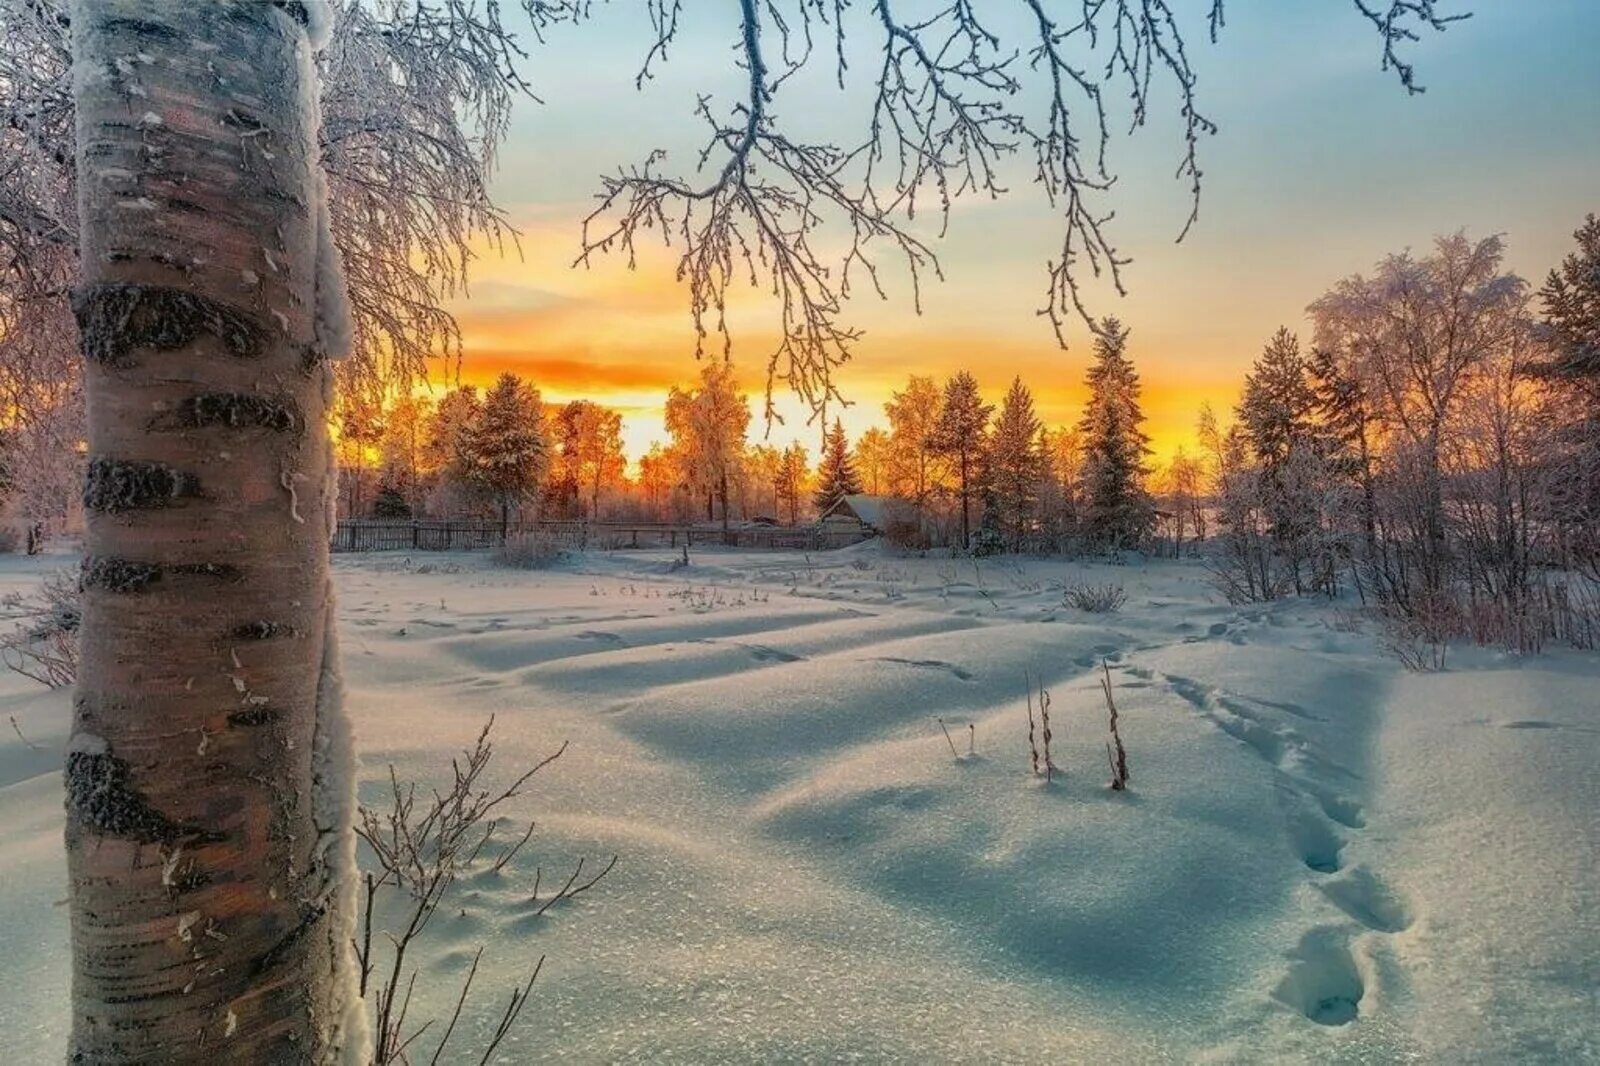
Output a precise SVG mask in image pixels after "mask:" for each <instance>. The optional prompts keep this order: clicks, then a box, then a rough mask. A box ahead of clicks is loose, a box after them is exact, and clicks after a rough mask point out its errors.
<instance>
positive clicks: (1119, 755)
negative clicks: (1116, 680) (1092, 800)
mask: <svg viewBox="0 0 1600 1066" xmlns="http://www.w3.org/2000/svg"><path fill="white" fill-rule="evenodd" d="M1100 669H1101V670H1103V671H1104V676H1103V677H1102V678H1101V679H1100V690H1101V691H1102V692H1104V693H1105V696H1106V710H1108V711H1109V712H1110V713H1111V723H1110V729H1111V740H1109V741H1107V742H1106V761H1107V762H1109V763H1110V764H1111V790H1112V791H1113V792H1123V791H1126V790H1127V787H1128V751H1127V749H1126V748H1124V747H1123V746H1122V734H1121V733H1120V732H1119V731H1118V730H1117V701H1116V699H1115V698H1113V697H1112V694H1111V666H1110V664H1109V663H1107V662H1106V661H1105V660H1104V659H1101V660H1100ZM1113 744H1115V745H1116V748H1115V750H1114V751H1113V750H1112V745H1113Z"/></svg>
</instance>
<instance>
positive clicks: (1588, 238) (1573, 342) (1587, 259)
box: [1537, 215, 1600, 561]
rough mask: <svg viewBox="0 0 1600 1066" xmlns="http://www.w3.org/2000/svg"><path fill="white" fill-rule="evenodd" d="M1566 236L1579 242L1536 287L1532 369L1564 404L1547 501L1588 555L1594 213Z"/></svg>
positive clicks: (1594, 495)
mask: <svg viewBox="0 0 1600 1066" xmlns="http://www.w3.org/2000/svg"><path fill="white" fill-rule="evenodd" d="M1573 236H1574V237H1576V238H1577V241H1578V250H1577V251H1576V252H1574V253H1572V254H1570V255H1568V256H1567V257H1566V259H1565V260H1563V261H1562V263H1561V266H1560V268H1559V269H1557V270H1552V271H1551V272H1550V276H1549V278H1548V279H1547V280H1546V281H1545V285H1544V288H1543V289H1541V290H1540V292H1539V295H1540V298H1541V300H1542V302H1543V304H1544V312H1545V325H1546V332H1547V339H1548V342H1549V345H1550V351H1551V355H1550V358H1549V359H1548V360H1547V361H1546V362H1544V363H1543V364H1541V365H1540V366H1538V367H1537V370H1538V371H1539V373H1540V375H1541V376H1543V377H1545V378H1547V379H1548V380H1549V381H1550V383H1551V384H1552V385H1553V386H1554V387H1555V388H1556V390H1557V391H1558V395H1560V396H1561V397H1562V402H1561V406H1562V407H1565V408H1566V417H1565V418H1564V419H1563V423H1564V424H1563V425H1562V427H1561V431H1560V436H1561V439H1562V443H1563V447H1562V449H1561V454H1560V455H1559V456H1556V457H1554V461H1555V465H1556V468H1557V476H1555V477H1553V478H1552V479H1551V483H1552V488H1553V499H1552V501H1551V502H1552V504H1553V508H1554V512H1555V515H1556V517H1557V518H1558V519H1559V520H1560V521H1561V522H1563V523H1564V524H1567V525H1569V526H1571V527H1572V528H1573V530H1574V532H1575V533H1576V534H1577V538H1576V539H1577V547H1578V549H1579V551H1580V552H1581V553H1583V554H1584V555H1586V556H1588V557H1589V558H1590V559H1591V561H1592V560H1593V559H1595V558H1596V557H1600V218H1596V217H1595V216H1594V215H1590V216H1588V218H1587V219H1585V220H1584V224H1583V226H1582V228H1580V229H1579V230H1578V231H1577V232H1576V233H1575V234H1573Z"/></svg>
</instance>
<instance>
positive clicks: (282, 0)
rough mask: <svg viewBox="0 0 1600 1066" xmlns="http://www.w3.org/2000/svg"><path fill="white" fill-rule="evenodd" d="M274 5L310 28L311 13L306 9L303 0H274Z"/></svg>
mask: <svg viewBox="0 0 1600 1066" xmlns="http://www.w3.org/2000/svg"><path fill="white" fill-rule="evenodd" d="M272 6H273V7H276V8H279V9H281V10H282V11H283V12H284V13H285V14H287V15H288V16H289V17H290V18H292V19H294V20H295V21H296V22H298V23H299V24H300V25H302V26H304V27H306V28H308V29H309V28H310V26H311V15H310V13H309V12H307V11H306V5H305V4H304V3H302V2H301V0H272Z"/></svg>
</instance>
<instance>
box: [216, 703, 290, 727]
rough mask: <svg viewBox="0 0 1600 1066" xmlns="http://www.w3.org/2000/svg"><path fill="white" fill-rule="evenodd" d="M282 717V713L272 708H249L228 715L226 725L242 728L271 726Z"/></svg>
mask: <svg viewBox="0 0 1600 1066" xmlns="http://www.w3.org/2000/svg"><path fill="white" fill-rule="evenodd" d="M282 717H283V713H282V712H281V711H278V710H277V709H275V708H272V707H251V708H248V709H246V710H243V711H234V712H233V713H232V714H230V715H228V724H229V725H242V726H260V725H271V724H272V723H273V722H276V721H277V720H278V719H279V718H282Z"/></svg>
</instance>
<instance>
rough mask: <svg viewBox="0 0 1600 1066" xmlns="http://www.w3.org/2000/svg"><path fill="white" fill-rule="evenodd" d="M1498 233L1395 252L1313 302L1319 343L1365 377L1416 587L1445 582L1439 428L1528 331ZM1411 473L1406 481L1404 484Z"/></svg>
mask: <svg viewBox="0 0 1600 1066" xmlns="http://www.w3.org/2000/svg"><path fill="white" fill-rule="evenodd" d="M1504 257H1505V245H1504V242H1503V241H1502V240H1501V239H1500V238H1499V237H1486V238H1484V239H1482V240H1479V241H1472V240H1469V239H1468V238H1467V237H1466V235H1465V234H1462V233H1457V234H1454V235H1452V236H1449V237H1441V238H1439V239H1438V240H1436V241H1435V242H1434V251H1433V254H1432V255H1428V256H1424V257H1422V258H1417V257H1415V256H1413V255H1411V254H1410V253H1409V252H1403V253H1400V254H1398V255H1391V256H1389V257H1388V258H1386V259H1384V260H1383V261H1382V262H1380V263H1379V264H1378V266H1377V268H1376V269H1375V270H1374V271H1373V273H1372V275H1371V276H1360V275H1358V276H1355V277H1351V278H1348V279H1346V280H1345V281H1342V282H1340V283H1339V284H1338V285H1337V286H1335V287H1334V288H1333V289H1332V290H1330V291H1329V292H1328V293H1327V294H1326V295H1324V296H1323V297H1321V298H1320V299H1318V300H1317V301H1316V302H1315V303H1313V304H1312V305H1311V309H1310V310H1311V314H1312V318H1313V320H1314V322H1315V323H1316V329H1317V344H1318V347H1321V348H1324V349H1326V350H1327V351H1329V352H1331V353H1332V354H1333V356H1334V357H1335V358H1337V359H1339V360H1340V362H1341V365H1342V366H1344V367H1346V368H1348V372H1349V373H1351V374H1352V375H1355V376H1357V377H1359V378H1360V379H1361V380H1362V382H1363V383H1364V385H1365V388H1366V390H1367V394H1368V395H1369V396H1371V397H1372V398H1373V400H1374V401H1375V403H1376V404H1377V406H1378V411H1379V415H1380V417H1381V419H1382V420H1383V422H1384V424H1385V426H1386V427H1387V428H1388V429H1389V430H1390V431H1391V432H1392V433H1393V434H1395V435H1396V439H1395V440H1393V441H1392V442H1391V443H1390V446H1389V453H1390V462H1389V470H1390V474H1391V479H1392V480H1393V481H1394V482H1395V484H1396V487H1397V491H1398V493H1399V495H1398V497H1397V499H1396V503H1397V505H1398V506H1399V507H1400V508H1401V509H1402V510H1403V511H1404V513H1405V517H1404V518H1403V519H1402V521H1404V522H1405V524H1406V525H1408V526H1409V527H1410V529H1409V536H1410V540H1411V549H1412V551H1414V553H1415V555H1416V563H1417V567H1416V568H1417V570H1418V573H1419V577H1420V581H1421V592H1422V593H1423V594H1424V595H1425V596H1428V597H1435V596H1437V595H1439V594H1440V593H1441V592H1442V591H1443V589H1444V587H1445V583H1446V578H1447V569H1448V565H1449V544H1448V541H1447V538H1446V530H1445V494H1444V477H1443V463H1442V456H1443V447H1444V443H1445V441H1444V437H1445V433H1446V430H1447V428H1448V427H1449V425H1450V421H1451V419H1452V418H1453V417H1454V415H1455V413H1456V411H1457V408H1458V406H1459V404H1460V402H1461V399H1462V397H1463V396H1464V394H1465V391H1466V389H1467V387H1468V385H1469V384H1470V382H1471V378H1472V375H1473V373H1474V372H1475V371H1476V370H1477V369H1478V368H1479V367H1480V366H1481V365H1482V363H1483V362H1484V360H1485V359H1487V358H1488V357H1489V356H1490V354H1491V353H1492V352H1494V351H1495V350H1496V349H1497V348H1498V347H1501V346H1503V345H1505V344H1506V343H1508V342H1509V341H1510V340H1511V338H1512V336H1513V334H1514V333H1515V331H1517V330H1518V329H1520V328H1521V325H1520V324H1521V322H1522V319H1523V317H1524V315H1525V305H1526V302H1527V284H1526V283H1525V282H1524V281H1523V280H1522V279H1521V278H1519V277H1517V276H1516V275H1515V274H1508V273H1505V272H1503V271H1502V269H1501V264H1502V261H1503V260H1504ZM1401 481H1404V482H1406V484H1405V485H1403V486H1402V485H1400V484H1399V482H1401Z"/></svg>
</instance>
